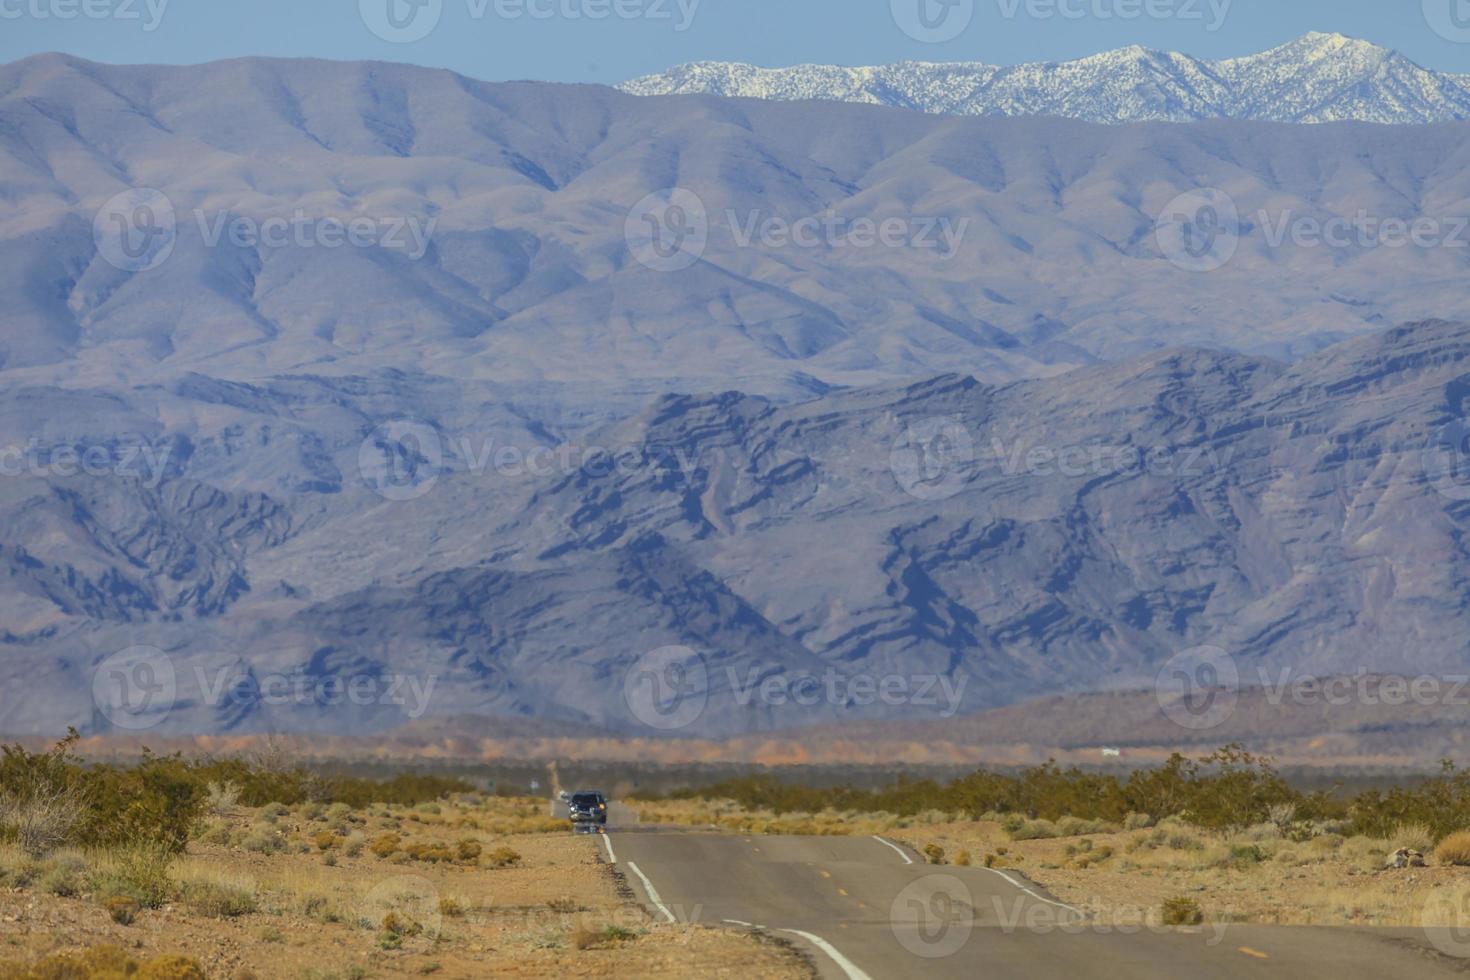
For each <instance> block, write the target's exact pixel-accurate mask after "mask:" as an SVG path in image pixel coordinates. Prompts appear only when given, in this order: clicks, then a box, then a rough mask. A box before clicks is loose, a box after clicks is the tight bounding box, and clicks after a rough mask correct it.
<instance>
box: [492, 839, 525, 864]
mask: <svg viewBox="0 0 1470 980" xmlns="http://www.w3.org/2000/svg"><path fill="white" fill-rule="evenodd" d="M485 863H486V864H488V865H490V867H492V868H508V867H510V866H511V865H514V864H520V863H521V855H520V854H519V852H517V851H515V850H513V849H511V848H509V847H506V846H505V845H503V844H502V845H501V846H500V847H496V848H493V849H491V851H490V853H488V854H486V855H485Z"/></svg>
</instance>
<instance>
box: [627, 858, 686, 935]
mask: <svg viewBox="0 0 1470 980" xmlns="http://www.w3.org/2000/svg"><path fill="white" fill-rule="evenodd" d="M628 868H629V869H630V870H631V871H632V872H633V873H634V874H635V875H637V876H638V880H639V881H641V882H643V889H644V891H646V892H648V900H649V901H650V902H652V903H653V904H654V907H655V908H657V909H658V910H659V911H660V912H662V913H663V914H664V918H665V919H667V920H668V921H670V922H677V921H679V920H678V919H676V918H674V913H672V912H670V911H669V910H668V907H667V906H665V905H664V903H663V899H661V898H659V897H658V889H657V888H654V887H653V882H651V881H649V880H648V875H646V874H644V873H643V872H642V871H640V870H639V869H638V865H636V864H634V863H633V862H632V861H629V862H628Z"/></svg>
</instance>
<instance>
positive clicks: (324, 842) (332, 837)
mask: <svg viewBox="0 0 1470 980" xmlns="http://www.w3.org/2000/svg"><path fill="white" fill-rule="evenodd" d="M342 840H343V838H341V837H338V836H337V835H336V834H334V833H332V832H331V831H330V830H323V831H321V832H320V833H318V834H314V835H312V838H311V842H312V843H313V844H315V845H316V847H317V850H319V851H330V850H332V849H333V848H336V847H341V846H342Z"/></svg>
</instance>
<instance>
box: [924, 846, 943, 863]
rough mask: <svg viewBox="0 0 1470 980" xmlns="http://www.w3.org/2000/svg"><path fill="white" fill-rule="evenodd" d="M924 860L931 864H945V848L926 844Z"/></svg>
mask: <svg viewBox="0 0 1470 980" xmlns="http://www.w3.org/2000/svg"><path fill="white" fill-rule="evenodd" d="M924 860H925V861H927V862H928V863H930V864H943V863H944V848H942V847H940V846H939V845H938V844H932V843H931V844H925V845H924Z"/></svg>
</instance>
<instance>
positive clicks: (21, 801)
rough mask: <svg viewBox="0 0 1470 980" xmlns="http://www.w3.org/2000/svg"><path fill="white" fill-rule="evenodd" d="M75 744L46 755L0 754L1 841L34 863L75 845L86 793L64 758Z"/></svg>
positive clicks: (9, 749)
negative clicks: (72, 843)
mask: <svg viewBox="0 0 1470 980" xmlns="http://www.w3.org/2000/svg"><path fill="white" fill-rule="evenodd" d="M74 741H75V738H73V737H71V736H68V739H67V740H65V741H63V742H61V743H59V744H58V745H57V746H56V748H54V749H52V750H51V751H49V752H40V753H30V752H27V751H26V750H25V749H23V748H21V747H20V746H4V747H3V748H0V753H3V754H0V840H3V841H8V842H11V843H14V844H16V845H17V846H19V847H20V848H22V849H23V850H24V851H26V853H28V854H31V855H33V856H37V857H39V856H40V855H43V854H46V853H48V852H49V851H51V850H52V849H53V848H57V847H60V846H61V845H63V844H65V843H67V842H69V841H71V840H73V839H74V837H73V834H74V831H75V829H76V826H77V824H78V823H79V822H80V821H81V819H82V816H83V809H84V807H85V805H86V790H85V787H84V786H83V784H82V778H81V772H80V769H79V768H78V767H77V766H76V765H75V764H74V763H72V762H71V760H70V758H69V756H68V752H69V749H70V746H71V743H72V742H74Z"/></svg>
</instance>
